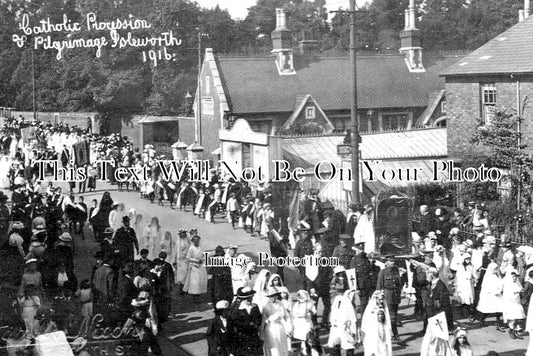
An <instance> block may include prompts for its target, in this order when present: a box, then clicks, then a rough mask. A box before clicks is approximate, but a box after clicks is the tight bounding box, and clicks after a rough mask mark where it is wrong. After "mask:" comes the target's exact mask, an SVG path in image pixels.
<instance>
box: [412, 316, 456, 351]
mask: <svg viewBox="0 0 533 356" xmlns="http://www.w3.org/2000/svg"><path fill="white" fill-rule="evenodd" d="M451 355H452V352H451V348H450V344H449V342H448V324H447V323H446V314H444V312H440V313H439V314H437V315H435V316H433V317H431V318H429V319H428V326H427V330H426V334H425V335H424V339H423V340H422V347H421V349H420V356H451Z"/></svg>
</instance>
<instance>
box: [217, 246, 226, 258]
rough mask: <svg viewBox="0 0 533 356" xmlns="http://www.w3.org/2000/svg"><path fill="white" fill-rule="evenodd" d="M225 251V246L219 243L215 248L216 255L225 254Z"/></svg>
mask: <svg viewBox="0 0 533 356" xmlns="http://www.w3.org/2000/svg"><path fill="white" fill-rule="evenodd" d="M224 253H225V252H224V247H222V246H220V245H219V246H217V247H216V248H215V256H224Z"/></svg>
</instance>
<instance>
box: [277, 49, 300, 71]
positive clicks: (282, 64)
mask: <svg viewBox="0 0 533 356" xmlns="http://www.w3.org/2000/svg"><path fill="white" fill-rule="evenodd" d="M276 65H277V67H278V71H279V74H282V75H283V74H296V72H295V71H294V65H293V52H292V51H280V52H278V53H277V60H276Z"/></svg>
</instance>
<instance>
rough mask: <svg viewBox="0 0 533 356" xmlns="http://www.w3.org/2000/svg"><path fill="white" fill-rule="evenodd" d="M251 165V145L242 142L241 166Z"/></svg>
mask: <svg viewBox="0 0 533 356" xmlns="http://www.w3.org/2000/svg"><path fill="white" fill-rule="evenodd" d="M247 167H252V145H251V144H249V143H243V144H242V168H243V169H244V168H247Z"/></svg>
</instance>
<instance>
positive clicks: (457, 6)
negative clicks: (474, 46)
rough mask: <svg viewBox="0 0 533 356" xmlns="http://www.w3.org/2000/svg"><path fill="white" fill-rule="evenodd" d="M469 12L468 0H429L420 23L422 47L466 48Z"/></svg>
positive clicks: (441, 48)
mask: <svg viewBox="0 0 533 356" xmlns="http://www.w3.org/2000/svg"><path fill="white" fill-rule="evenodd" d="M468 13H469V9H468V7H467V1H466V0H427V1H426V3H425V6H424V7H423V11H422V13H421V15H422V20H421V21H420V25H419V27H420V34H421V37H422V47H424V48H427V49H430V50H432V49H439V50H454V49H463V48H465V47H466V41H467V38H466V33H465V30H466V29H467V27H468V21H467V20H468Z"/></svg>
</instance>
